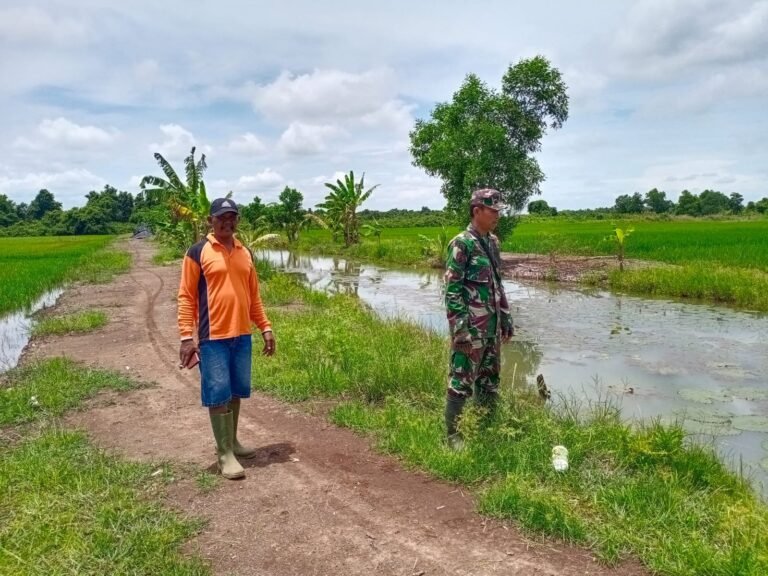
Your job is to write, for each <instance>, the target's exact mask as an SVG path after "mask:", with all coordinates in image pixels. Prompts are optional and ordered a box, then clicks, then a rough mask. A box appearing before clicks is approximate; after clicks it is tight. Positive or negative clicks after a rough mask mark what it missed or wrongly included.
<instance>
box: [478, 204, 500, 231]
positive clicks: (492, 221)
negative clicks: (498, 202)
mask: <svg viewBox="0 0 768 576" xmlns="http://www.w3.org/2000/svg"><path fill="white" fill-rule="evenodd" d="M474 222H475V227H476V228H478V229H479V230H481V231H482V232H493V230H495V229H496V224H498V223H499V211H498V210H494V209H493V208H489V207H487V206H481V207H479V208H478V209H477V210H475V220H474Z"/></svg>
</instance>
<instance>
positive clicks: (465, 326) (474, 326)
mask: <svg viewBox="0 0 768 576" xmlns="http://www.w3.org/2000/svg"><path fill="white" fill-rule="evenodd" d="M504 208H505V206H504V205H502V204H501V194H500V193H499V192H498V190H493V189H491V188H484V189H481V190H475V191H474V192H473V193H472V198H471V200H470V215H471V218H472V222H471V223H470V225H469V226H468V227H467V229H466V230H465V231H464V232H462V233H460V234H459V235H458V236H456V237H455V238H454V239H453V240H452V241H451V244H450V246H449V252H448V261H447V263H446V272H445V306H446V309H447V312H448V325H449V327H450V332H451V362H450V374H449V379H448V397H447V402H446V408H445V424H446V428H447V432H448V441H449V444H450V445H451V447H453V448H458V447H460V446H461V437H460V436H459V434H458V433H457V425H458V421H459V417H460V416H461V412H462V410H463V409H464V403H465V402H466V400H467V398H469V397H471V396H472V395H473V393H474V394H475V395H476V396H475V398H476V402H477V403H478V404H479V405H481V406H484V407H487V408H488V409H489V410H492V409H493V407H494V406H495V404H496V401H497V398H498V391H499V368H500V362H499V360H500V358H499V356H500V349H501V343H502V342H506V341H507V340H508V339H509V337H511V336H512V335H513V333H514V328H513V326H512V316H511V314H510V312H509V304H508V303H507V296H506V294H505V293H504V288H503V286H502V284H501V270H500V260H501V258H500V253H499V239H498V238H497V237H496V236H494V235H493V234H492V233H491V231H492V230H493V229H494V228H496V224H497V223H498V221H499V213H500V211H501V210H503V209H504Z"/></svg>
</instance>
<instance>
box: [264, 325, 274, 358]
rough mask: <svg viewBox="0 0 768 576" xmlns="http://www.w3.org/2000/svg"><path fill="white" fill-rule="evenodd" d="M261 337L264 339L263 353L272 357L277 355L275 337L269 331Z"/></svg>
mask: <svg viewBox="0 0 768 576" xmlns="http://www.w3.org/2000/svg"><path fill="white" fill-rule="evenodd" d="M261 337H262V338H264V349H263V350H262V351H261V353H262V354H263V355H264V356H272V355H273V354H274V353H275V335H274V334H273V333H272V331H269V332H264V333H263V334H262V335H261Z"/></svg>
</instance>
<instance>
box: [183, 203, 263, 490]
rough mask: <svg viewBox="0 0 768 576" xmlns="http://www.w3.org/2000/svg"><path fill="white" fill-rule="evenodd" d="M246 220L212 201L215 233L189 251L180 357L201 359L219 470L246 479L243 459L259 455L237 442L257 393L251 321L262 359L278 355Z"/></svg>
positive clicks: (187, 361) (230, 206) (189, 363)
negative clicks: (247, 405) (244, 406)
mask: <svg viewBox="0 0 768 576" xmlns="http://www.w3.org/2000/svg"><path fill="white" fill-rule="evenodd" d="M239 218H240V215H239V211H238V208H237V204H236V203H235V201H234V200H230V199H228V198H217V199H216V200H214V201H213V202H211V210H210V216H209V217H208V224H209V225H210V226H211V228H212V229H213V233H212V234H208V236H206V237H205V238H203V239H202V240H201V241H200V242H198V243H197V244H195V245H194V246H192V247H191V248H190V249H189V250H188V251H187V254H186V256H185V257H184V263H183V265H182V270H181V284H180V286H179V297H178V303H179V334H180V336H181V348H180V350H179V360H180V362H181V366H183V367H188V368H191V367H193V366H194V365H195V364H196V363H197V361H198V360H199V362H200V390H201V397H202V404H203V406H206V407H207V408H208V411H209V414H210V417H211V427H212V428H213V435H214V437H215V439H216V449H217V450H216V451H217V454H218V464H219V470H220V471H221V475H222V476H224V477H225V478H242V477H243V476H245V470H243V467H242V466H241V465H240V463H239V462H238V461H237V458H236V456H240V457H243V458H248V457H251V456H253V455H254V454H255V450H251V449H248V448H245V447H244V446H243V445H241V444H240V442H238V440H237V421H238V417H239V415H240V400H241V399H242V398H248V397H250V395H251V323H253V324H256V326H257V327H258V328H259V330H260V331H261V335H262V338H263V339H264V349H263V350H262V354H264V355H265V356H272V355H273V354H274V353H275V337H274V335H273V334H272V326H271V324H270V323H269V319H268V318H267V315H266V314H265V312H264V306H263V304H262V302H261V296H260V295H259V279H258V276H257V275H256V268H255V266H254V263H253V254H252V253H251V251H250V250H249V249H248V248H247V247H246V246H243V244H242V243H241V242H240V241H239V240H238V239H237V238H235V231H236V230H237V223H238V221H239ZM195 331H196V332H197V341H198V343H197V344H195V340H194V339H193V337H194V333H195Z"/></svg>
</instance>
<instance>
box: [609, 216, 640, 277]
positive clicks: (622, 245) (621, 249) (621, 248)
mask: <svg viewBox="0 0 768 576" xmlns="http://www.w3.org/2000/svg"><path fill="white" fill-rule="evenodd" d="M634 231H635V229H634V228H619V227H618V226H615V227H614V228H613V234H611V235H610V236H607V237H606V238H605V239H606V240H611V241H612V242H614V243H615V244H616V257H617V258H618V260H619V271H620V272H624V253H625V250H626V246H627V238H629V236H630V235H631V234H632V232H634Z"/></svg>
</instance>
